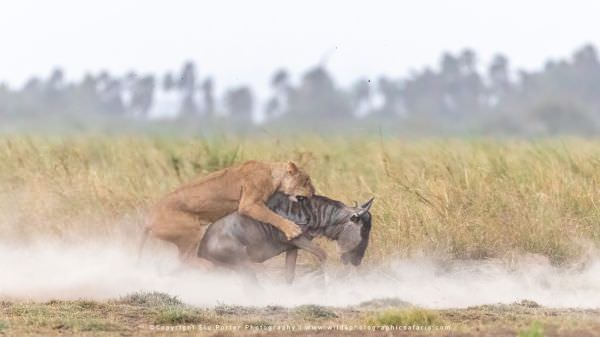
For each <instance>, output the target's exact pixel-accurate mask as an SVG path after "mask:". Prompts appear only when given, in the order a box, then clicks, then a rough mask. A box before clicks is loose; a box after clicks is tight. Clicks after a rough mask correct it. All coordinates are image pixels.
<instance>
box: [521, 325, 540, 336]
mask: <svg viewBox="0 0 600 337" xmlns="http://www.w3.org/2000/svg"><path fill="white" fill-rule="evenodd" d="M518 337H544V330H543V329H542V326H541V325H540V323H539V322H533V323H531V326H530V327H529V328H527V329H525V330H523V331H521V332H519V336H518Z"/></svg>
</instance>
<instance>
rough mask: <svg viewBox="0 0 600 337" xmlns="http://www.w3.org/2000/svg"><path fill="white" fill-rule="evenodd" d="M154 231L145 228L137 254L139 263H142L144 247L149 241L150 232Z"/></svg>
mask: <svg viewBox="0 0 600 337" xmlns="http://www.w3.org/2000/svg"><path fill="white" fill-rule="evenodd" d="M151 230H152V229H151V228H150V227H149V226H148V227H145V228H144V232H142V238H141V239H140V244H139V245H138V252H137V262H138V264H139V263H140V261H141V259H142V249H144V245H145V244H146V240H148V235H150V231H151Z"/></svg>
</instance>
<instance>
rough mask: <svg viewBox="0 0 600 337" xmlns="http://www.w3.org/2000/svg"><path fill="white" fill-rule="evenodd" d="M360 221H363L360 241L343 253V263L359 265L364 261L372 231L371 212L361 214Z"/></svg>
mask: <svg viewBox="0 0 600 337" xmlns="http://www.w3.org/2000/svg"><path fill="white" fill-rule="evenodd" d="M359 221H360V222H361V223H362V226H361V227H360V238H361V239H360V242H359V243H358V245H357V246H356V247H354V249H352V250H350V251H347V252H344V253H342V256H341V259H342V263H343V264H348V263H352V265H353V266H358V265H360V263H361V262H362V259H363V257H364V256H365V251H366V250H367V245H368V244H369V234H370V233H371V214H370V213H369V212H366V213H364V214H363V215H361V216H360V219H359Z"/></svg>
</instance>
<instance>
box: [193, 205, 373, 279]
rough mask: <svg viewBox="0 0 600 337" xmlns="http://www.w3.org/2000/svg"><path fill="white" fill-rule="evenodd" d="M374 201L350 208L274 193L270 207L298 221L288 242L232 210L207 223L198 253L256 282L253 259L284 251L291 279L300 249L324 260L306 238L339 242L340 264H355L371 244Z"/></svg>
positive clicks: (272, 230)
mask: <svg viewBox="0 0 600 337" xmlns="http://www.w3.org/2000/svg"><path fill="white" fill-rule="evenodd" d="M372 203H373V198H371V199H370V200H369V201H367V202H366V203H364V204H363V205H361V206H354V207H351V206H346V205H345V204H344V203H342V202H340V201H337V200H332V199H329V198H327V197H324V196H319V195H314V196H313V197H312V198H309V199H302V200H301V201H299V202H292V201H290V200H289V198H288V197H287V196H285V195H284V194H282V193H275V194H274V195H273V196H272V197H271V198H270V199H269V200H268V202H267V205H268V207H269V208H270V209H272V210H273V211H275V212H276V213H278V214H279V215H281V216H283V217H285V218H288V219H290V220H291V221H293V222H295V223H297V224H298V225H300V227H301V228H302V232H303V234H302V236H301V237H299V238H297V239H295V240H293V241H288V240H286V238H285V235H284V234H283V233H282V232H281V231H279V230H278V229H276V228H275V227H273V226H271V225H269V224H266V223H263V222H260V221H257V220H254V219H251V218H249V217H246V216H244V215H241V214H239V213H237V212H235V213H232V214H230V215H228V216H226V217H224V218H222V219H220V220H218V221H216V222H214V223H213V224H211V225H210V226H209V227H208V229H207V230H206V232H205V234H204V237H203V238H202V241H201V243H200V247H199V249H198V256H199V257H201V258H204V259H208V260H210V261H212V262H213V263H215V264H217V265H221V266H224V267H228V268H231V269H234V270H237V271H238V272H241V273H243V274H245V275H246V276H248V277H249V278H250V279H252V280H256V275H255V273H254V271H253V268H252V263H257V262H264V261H266V260H267V259H270V258H272V257H274V256H277V255H279V254H281V253H283V252H286V253H287V256H286V279H287V281H288V282H290V283H291V282H292V281H293V279H294V273H295V266H296V258H297V251H298V248H300V249H304V250H307V251H308V252H310V253H312V254H314V255H316V256H317V257H318V258H319V260H320V261H321V262H323V261H324V259H325V256H324V252H323V251H322V250H320V248H318V247H317V246H316V245H314V244H312V242H310V240H312V239H313V238H315V237H317V236H325V237H327V238H329V239H331V240H335V241H336V242H337V246H338V250H339V252H340V254H341V260H342V262H343V263H344V264H348V263H351V264H353V265H355V266H357V265H359V264H360V263H361V261H362V258H363V256H364V254H365V250H366V248H367V245H368V242H369V233H370V231H371V213H370V212H369V209H370V208H371V205H372ZM315 247H317V248H315Z"/></svg>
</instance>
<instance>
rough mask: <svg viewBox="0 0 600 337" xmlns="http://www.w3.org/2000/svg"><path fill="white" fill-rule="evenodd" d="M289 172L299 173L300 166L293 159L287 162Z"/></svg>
mask: <svg viewBox="0 0 600 337" xmlns="http://www.w3.org/2000/svg"><path fill="white" fill-rule="evenodd" d="M287 172H288V173H289V174H296V173H298V166H296V164H295V163H294V162H293V161H288V163H287Z"/></svg>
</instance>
